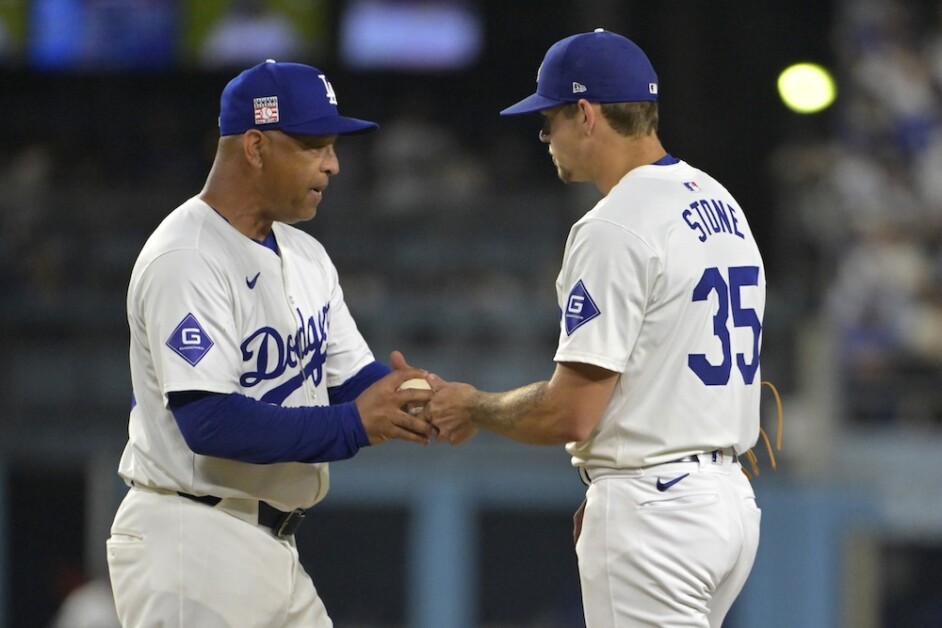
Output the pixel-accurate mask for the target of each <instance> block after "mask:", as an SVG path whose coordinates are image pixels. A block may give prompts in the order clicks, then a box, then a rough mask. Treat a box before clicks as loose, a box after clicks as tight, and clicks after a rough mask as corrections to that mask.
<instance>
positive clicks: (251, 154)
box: [242, 129, 266, 168]
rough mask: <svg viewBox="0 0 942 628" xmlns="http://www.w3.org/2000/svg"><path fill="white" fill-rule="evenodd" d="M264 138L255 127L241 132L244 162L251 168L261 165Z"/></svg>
mask: <svg viewBox="0 0 942 628" xmlns="http://www.w3.org/2000/svg"><path fill="white" fill-rule="evenodd" d="M265 140H266V138H265V134H264V133H262V132H261V131H258V130H256V129H249V130H248V131H246V132H245V133H243V134H242V154H243V156H244V157H245V161H246V163H248V164H249V165H250V166H251V167H253V168H261V167H262V165H263V159H262V153H263V152H264V150H263V148H264V144H265Z"/></svg>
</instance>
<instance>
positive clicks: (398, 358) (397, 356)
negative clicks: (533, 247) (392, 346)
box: [389, 351, 412, 371]
mask: <svg viewBox="0 0 942 628" xmlns="http://www.w3.org/2000/svg"><path fill="white" fill-rule="evenodd" d="M389 363H390V364H391V365H392V367H393V368H394V369H395V370H397V371H398V370H399V369H408V368H412V367H410V366H409V363H408V362H406V358H405V356H404V355H402V352H401V351H393V352H392V353H390V354H389Z"/></svg>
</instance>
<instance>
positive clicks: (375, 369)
mask: <svg viewBox="0 0 942 628" xmlns="http://www.w3.org/2000/svg"><path fill="white" fill-rule="evenodd" d="M390 373H392V369H391V368H390V367H388V366H386V365H385V364H383V363H382V362H377V361H373V362H370V363H369V364H367V365H366V366H364V367H363V368H361V369H360V370H359V371H357V374H356V375H354V376H353V377H351V378H350V379H348V380H347V381H345V382H344V383H342V384H340V385H339V386H332V387H330V388H328V389H327V398H328V399H330V403H331V405H333V404H335V403H345V402H347V401H353V400H354V399H356V398H357V397H359V396H360V393H361V392H363V391H364V390H366V389H367V388H369V387H370V386H372V385H373V384H374V383H375V382H376V381H377V380H380V379H382V378H384V377H386V376H387V375H389V374H390Z"/></svg>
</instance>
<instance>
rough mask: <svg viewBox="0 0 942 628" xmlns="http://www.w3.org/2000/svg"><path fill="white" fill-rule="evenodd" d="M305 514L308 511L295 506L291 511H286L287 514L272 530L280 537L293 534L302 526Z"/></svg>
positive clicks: (283, 537)
mask: <svg viewBox="0 0 942 628" xmlns="http://www.w3.org/2000/svg"><path fill="white" fill-rule="evenodd" d="M305 516H306V513H305V512H304V510H303V509H302V508H295V509H294V510H292V511H291V512H288V513H285V515H284V516H283V517H281V518H280V519H279V520H278V522H277V524H276V526H275V528H274V529H273V530H272V532H274V533H275V536H277V537H278V538H279V539H285V538H288V537H289V536H293V535H294V533H295V532H296V531H297V529H298V528H299V527H300V526H301V523H302V522H303V521H304V517H305Z"/></svg>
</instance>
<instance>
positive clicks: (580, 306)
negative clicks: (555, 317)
mask: <svg viewBox="0 0 942 628" xmlns="http://www.w3.org/2000/svg"><path fill="white" fill-rule="evenodd" d="M601 313H602V312H600V311H599V307H598V306H597V305H596V304H595V301H593V300H592V295H590V294H589V291H588V290H586V287H585V284H584V283H582V280H581V279H580V280H579V281H577V282H576V285H575V286H573V287H572V290H570V291H569V296H568V297H566V311H565V312H563V319H564V320H565V322H566V335H567V336H571V335H572V332H574V331H576V330H577V329H579V328H580V327H582V326H583V325H585V324H586V323H588V322H589V321H591V320H592V319H593V318H595V317H597V316H599V315H600V314H601Z"/></svg>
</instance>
